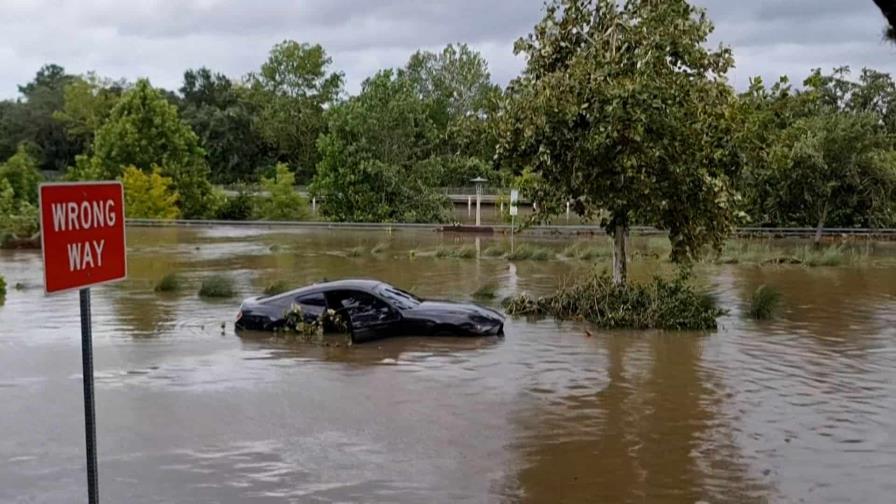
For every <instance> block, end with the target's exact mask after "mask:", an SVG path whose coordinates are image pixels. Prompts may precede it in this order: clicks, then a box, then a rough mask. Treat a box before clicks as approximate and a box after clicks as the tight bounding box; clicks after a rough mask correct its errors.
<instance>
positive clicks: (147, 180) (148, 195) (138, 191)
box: [121, 166, 180, 220]
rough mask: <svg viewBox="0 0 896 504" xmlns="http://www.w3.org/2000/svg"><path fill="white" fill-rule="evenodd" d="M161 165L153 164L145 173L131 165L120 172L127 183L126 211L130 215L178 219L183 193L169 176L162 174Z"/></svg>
mask: <svg viewBox="0 0 896 504" xmlns="http://www.w3.org/2000/svg"><path fill="white" fill-rule="evenodd" d="M162 171H163V170H162V169H160V168H159V167H157V166H153V168H152V172H150V173H145V172H143V171H140V170H138V169H137V168H135V167H133V166H128V167H127V168H125V169H124V171H123V172H122V174H121V182H122V184H123V185H124V209H125V214H126V215H127V217H128V218H131V219H163V220H170V219H177V218H179V217H180V209H179V208H178V207H177V202H178V199H179V198H180V195H179V194H178V193H177V191H175V190H174V189H172V187H171V186H172V181H171V178H170V177H163V176H162Z"/></svg>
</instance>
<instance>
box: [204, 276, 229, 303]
mask: <svg viewBox="0 0 896 504" xmlns="http://www.w3.org/2000/svg"><path fill="white" fill-rule="evenodd" d="M234 294H236V292H235V291H234V289H233V280H231V279H230V277H227V276H224V275H213V276H210V277H208V278H206V279H205V280H203V281H202V286H201V287H200V288H199V297H204V298H230V297H233V296H234Z"/></svg>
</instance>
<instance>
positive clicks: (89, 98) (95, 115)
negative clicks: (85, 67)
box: [53, 72, 127, 147]
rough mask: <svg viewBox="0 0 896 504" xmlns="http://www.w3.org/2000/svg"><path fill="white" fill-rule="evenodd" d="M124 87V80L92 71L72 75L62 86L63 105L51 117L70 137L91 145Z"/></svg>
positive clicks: (125, 85) (84, 144) (85, 144)
mask: <svg viewBox="0 0 896 504" xmlns="http://www.w3.org/2000/svg"><path fill="white" fill-rule="evenodd" d="M126 87H127V84H126V83H125V82H123V81H112V80H109V79H103V78H101V77H99V76H97V75H96V74H95V73H92V72H91V73H88V74H87V75H85V76H83V77H76V78H73V79H72V80H71V82H69V83H68V84H67V85H66V86H65V90H64V92H63V96H64V99H63V106H62V108H61V109H60V110H56V111H55V112H53V118H54V119H55V120H56V121H57V122H59V123H60V124H61V125H62V126H63V127H64V128H65V131H66V134H67V135H68V136H69V137H70V138H72V139H76V140H77V142H79V143H80V144H81V145H83V146H85V147H86V146H90V145H91V144H92V143H93V139H94V136H95V135H96V132H97V130H99V129H100V127H101V126H102V125H103V124H104V123H105V122H106V120H107V119H108V118H109V116H110V115H111V113H112V109H113V108H114V107H115V104H116V103H118V100H119V98H121V94H122V93H123V92H124V90H125V88H126Z"/></svg>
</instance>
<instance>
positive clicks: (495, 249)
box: [482, 245, 507, 257]
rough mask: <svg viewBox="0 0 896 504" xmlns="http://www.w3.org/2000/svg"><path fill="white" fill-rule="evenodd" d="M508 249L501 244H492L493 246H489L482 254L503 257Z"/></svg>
mask: <svg viewBox="0 0 896 504" xmlns="http://www.w3.org/2000/svg"><path fill="white" fill-rule="evenodd" d="M506 253H507V251H506V250H505V249H504V247H501V246H499V245H492V246H491V247H487V248H486V249H485V250H484V251H482V255H484V256H485V257H503V256H504V254H506Z"/></svg>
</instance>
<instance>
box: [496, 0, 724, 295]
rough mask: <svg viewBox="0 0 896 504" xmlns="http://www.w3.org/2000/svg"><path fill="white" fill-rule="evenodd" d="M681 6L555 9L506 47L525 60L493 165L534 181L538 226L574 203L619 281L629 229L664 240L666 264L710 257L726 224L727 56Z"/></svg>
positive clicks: (679, 1)
mask: <svg viewBox="0 0 896 504" xmlns="http://www.w3.org/2000/svg"><path fill="white" fill-rule="evenodd" d="M712 30H713V26H712V24H711V23H710V22H709V20H708V19H707V18H706V15H705V13H704V12H703V11H702V10H700V9H697V8H695V7H692V6H691V5H689V4H688V3H687V2H686V1H684V0H664V1H658V0H631V1H628V2H625V3H623V4H622V5H619V4H617V2H616V1H614V0H553V1H552V2H550V3H549V4H548V6H547V13H546V15H545V17H544V19H543V20H542V21H541V22H540V23H539V24H538V25H536V27H535V29H534V31H533V33H532V34H530V35H529V36H528V37H527V38H524V39H521V40H519V41H518V42H517V44H516V52H517V53H518V54H519V53H521V54H524V55H525V56H526V58H527V63H526V68H525V70H524V72H523V75H522V76H521V77H520V78H518V79H516V80H515V81H514V82H513V83H512V84H511V86H510V89H509V90H508V94H509V97H508V99H507V100H506V101H505V104H504V107H503V110H502V112H501V116H500V117H499V119H498V128H499V140H500V143H499V146H498V156H499V160H500V161H501V163H502V164H503V165H505V166H509V167H510V168H511V169H514V170H516V171H517V172H521V171H526V172H528V173H529V174H530V175H531V176H534V177H536V179H537V180H538V181H539V183H538V184H537V188H536V190H535V191H534V194H533V195H532V196H533V197H534V198H535V201H537V202H538V205H539V211H540V212H542V213H544V214H551V213H557V212H559V211H560V210H561V208H565V204H566V202H567V201H570V200H571V201H573V203H574V208H575V209H576V211H577V212H578V213H579V214H582V215H584V216H590V217H595V216H600V217H601V218H602V220H601V222H602V224H603V226H604V227H605V229H606V230H607V232H608V233H609V234H610V235H611V236H612V237H613V241H614V260H613V278H614V281H615V282H616V283H617V284H621V283H624V282H625V281H626V277H627V274H626V269H627V268H626V264H627V252H626V239H627V235H628V232H629V228H630V226H631V225H632V224H633V223H640V224H648V225H655V226H657V227H660V228H662V229H666V230H667V231H668V232H669V238H670V241H671V243H672V259H673V260H676V261H688V260H690V259H693V258H695V257H697V256H698V255H699V254H700V253H701V251H702V250H703V249H704V248H705V247H706V246H707V245H712V246H714V247H720V246H721V244H722V242H723V240H724V239H725V238H726V237H727V236H728V234H729V232H730V230H731V228H732V226H733V225H734V222H735V219H736V211H735V210H736V208H735V205H736V194H735V192H734V189H733V184H732V182H731V179H732V178H733V176H734V175H736V173H737V166H738V162H737V159H736V155H735V154H736V151H735V149H734V148H733V145H732V143H731V137H732V135H733V131H734V125H735V119H736V118H735V117H734V108H733V106H732V105H733V103H734V95H733V92H732V90H731V88H730V87H729V85H728V84H727V82H726V80H725V74H726V73H727V71H728V69H729V67H730V66H731V65H732V63H733V58H732V56H731V53H730V51H729V50H728V49H726V48H719V49H717V50H709V49H707V48H706V47H705V45H706V41H707V37H708V36H709V34H710V33H711V32H712Z"/></svg>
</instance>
